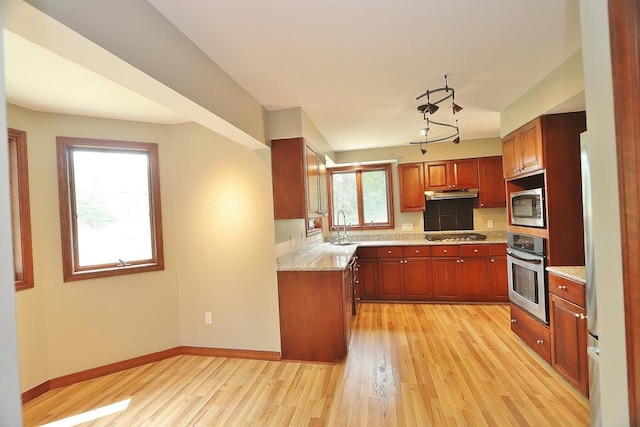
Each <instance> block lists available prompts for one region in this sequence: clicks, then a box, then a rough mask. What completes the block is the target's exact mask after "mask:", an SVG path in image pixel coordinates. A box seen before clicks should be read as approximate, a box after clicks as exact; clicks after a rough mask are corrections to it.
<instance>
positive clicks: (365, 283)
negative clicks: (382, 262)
mask: <svg viewBox="0 0 640 427" xmlns="http://www.w3.org/2000/svg"><path fill="white" fill-rule="evenodd" d="M358 290H359V292H358V293H359V295H360V300H361V301H375V300H377V299H378V258H377V255H376V248H369V247H367V248H365V247H361V248H358Z"/></svg>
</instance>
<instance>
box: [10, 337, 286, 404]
mask: <svg viewBox="0 0 640 427" xmlns="http://www.w3.org/2000/svg"><path fill="white" fill-rule="evenodd" d="M180 355H188V356H207V357H226V358H230V359H255V360H270V361H279V360H282V357H281V355H280V353H279V352H277V351H257V350H236V349H226V348H211V347H191V346H180V347H174V348H170V349H168V350H164V351H159V352H156V353H151V354H147V355H144V356H139V357H134V358H133V359H127V360H123V361H120V362H115V363H110V364H108V365H104V366H99V367H97V368H92V369H87V370H85V371H80V372H76V373H73V374H69V375H64V376H61V377H58V378H53V379H50V380H48V381H45V382H43V383H42V384H40V385H37V386H35V387H33V388H31V389H29V390H27V391H25V392H23V393H22V404H23V405H24V404H25V403H27V402H29V401H31V400H33V399H35V398H36V397H38V396H41V395H43V394H45V393H46V392H48V391H49V390H53V389H55V388H59V387H64V386H68V385H72V384H76V383H79V382H82V381H86V380H90V379H93V378H98V377H102V376H104V375H109V374H113V373H115V372H120V371H124V370H125V369H131V368H135V367H137V366H142V365H146V364H147V363H152V362H158V361H160V360H164V359H168V358H170V357H174V356H180Z"/></svg>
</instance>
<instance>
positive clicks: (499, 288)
mask: <svg viewBox="0 0 640 427" xmlns="http://www.w3.org/2000/svg"><path fill="white" fill-rule="evenodd" d="M496 254H498V255H496ZM358 264H359V271H358V276H359V281H360V283H359V294H360V296H361V299H362V300H364V301H377V300H384V301H456V302H483V301H486V302H507V301H509V295H508V289H507V260H506V245H505V244H502V243H499V244H494V243H492V244H464V245H416V246H378V247H360V248H359V249H358Z"/></svg>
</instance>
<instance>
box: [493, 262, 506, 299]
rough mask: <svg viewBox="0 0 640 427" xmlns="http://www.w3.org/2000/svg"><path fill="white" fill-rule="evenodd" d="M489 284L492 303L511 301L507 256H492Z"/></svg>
mask: <svg viewBox="0 0 640 427" xmlns="http://www.w3.org/2000/svg"><path fill="white" fill-rule="evenodd" d="M489 282H490V284H491V300H492V301H504V302H506V301H509V280H508V278H507V256H506V255H492V256H491V258H490V259H489Z"/></svg>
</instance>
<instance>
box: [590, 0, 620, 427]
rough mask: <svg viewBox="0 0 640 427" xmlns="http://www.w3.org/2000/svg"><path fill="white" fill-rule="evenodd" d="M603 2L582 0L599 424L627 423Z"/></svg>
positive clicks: (617, 212) (608, 58)
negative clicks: (598, 337) (600, 413)
mask: <svg viewBox="0 0 640 427" xmlns="http://www.w3.org/2000/svg"><path fill="white" fill-rule="evenodd" d="M608 16H609V14H608V9H607V1H606V0H581V1H580V19H581V27H582V50H583V58H584V80H585V94H586V102H587V131H588V144H589V159H590V164H591V182H592V186H593V188H592V203H593V212H592V215H593V239H594V250H595V265H596V268H595V274H596V279H595V280H596V284H597V288H598V295H597V298H598V330H599V335H600V339H599V345H600V355H601V356H600V386H601V399H602V425H604V426H623V425H628V423H629V406H628V393H627V363H626V344H625V323H624V295H623V286H622V285H623V282H622V253H621V247H622V245H621V241H620V209H619V206H620V205H619V198H618V173H617V159H616V135H615V121H614V120H615V119H614V110H613V84H612V78H611V76H612V74H611V54H610V48H609V46H610V45H609V20H608Z"/></svg>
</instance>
